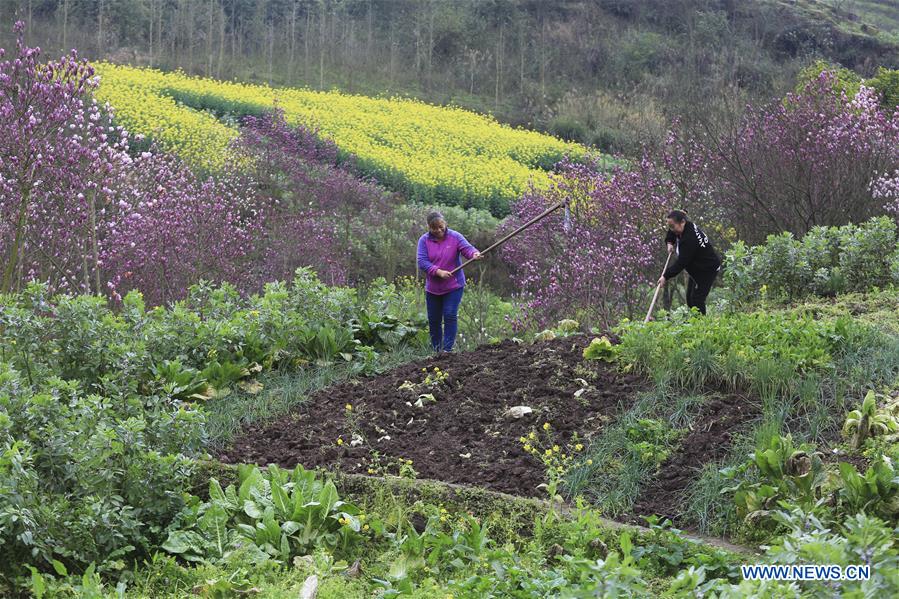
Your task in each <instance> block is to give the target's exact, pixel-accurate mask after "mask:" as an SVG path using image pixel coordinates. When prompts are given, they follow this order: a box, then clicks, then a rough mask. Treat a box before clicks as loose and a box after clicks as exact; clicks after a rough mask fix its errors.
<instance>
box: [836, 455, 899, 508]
mask: <svg viewBox="0 0 899 599" xmlns="http://www.w3.org/2000/svg"><path fill="white" fill-rule="evenodd" d="M839 468H840V482H841V484H842V488H841V489H840V490H839V496H840V502H841V508H842V510H843V511H844V513H847V514H854V513H858V512H863V513H865V514H869V515H876V516H880V517H882V518H886V519H887V520H890V521H892V520H895V519H896V517H897V516H899V471H897V470H896V469H895V468H894V467H893V464H892V461H891V460H889V459H888V458H886V457H881V458H880V459H878V460H877V461H875V462H874V464H873V465H871V466H870V467H869V468H868V470H867V471H866V472H865V474H863V475H862V474H859V472H858V470H856V468H855V466H853V465H852V464H848V463H846V462H841V463H840V466H839Z"/></svg>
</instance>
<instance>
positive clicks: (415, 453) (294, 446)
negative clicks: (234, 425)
mask: <svg viewBox="0 0 899 599" xmlns="http://www.w3.org/2000/svg"><path fill="white" fill-rule="evenodd" d="M587 341H588V340H587V339H586V338H583V337H572V338H567V339H560V340H556V341H553V342H550V343H540V344H536V345H532V346H518V345H516V344H515V343H513V342H511V341H506V342H503V343H501V344H498V345H495V346H488V347H483V348H481V349H479V350H477V351H475V352H469V353H464V354H455V355H451V356H446V357H442V358H436V359H435V358H430V359H428V360H424V361H419V362H416V363H412V364H409V365H407V366H404V367H401V368H399V369H397V370H394V371H392V372H389V373H387V374H384V375H381V376H378V377H374V378H370V379H362V380H356V381H350V382H347V383H343V384H341V385H337V386H335V387H332V388H330V389H326V390H324V391H322V392H320V393H318V394H316V395H314V396H312V397H311V398H310V399H309V401H308V402H306V403H305V404H303V405H302V406H301V407H300V408H299V409H298V410H297V411H295V412H294V413H292V414H288V415H286V416H284V417H282V418H281V419H279V420H277V421H274V422H270V423H266V424H262V423H260V424H256V425H252V426H250V427H249V428H248V429H246V430H245V432H244V434H243V435H242V436H241V437H239V438H237V439H235V440H234V443H233V445H232V446H231V447H230V448H229V449H228V450H226V451H225V452H223V453H222V455H221V456H219V457H220V459H221V460H222V461H224V462H239V461H250V462H256V463H259V464H267V463H276V464H280V465H283V466H293V465H295V464H297V463H300V464H302V465H304V466H305V467H308V468H311V467H318V466H324V467H336V468H339V469H340V470H342V471H345V472H352V473H362V474H365V473H369V474H386V473H390V474H398V473H405V474H411V473H412V470H414V471H415V474H416V476H418V477H421V478H430V479H436V480H442V481H446V482H451V483H465V484H473V485H478V486H482V487H486V488H489V489H493V490H497V491H504V492H507V493H513V494H517V495H523V496H542V495H544V494H545V491H543V490H542V489H540V488H538V485H540V484H541V483H543V482H544V480H545V469H544V466H543V464H542V463H540V462H539V461H538V460H537V459H535V458H534V457H533V456H530V455H528V454H527V453H526V452H525V451H524V449H523V444H522V442H521V438H522V437H527V435H528V434H529V433H530V432H531V431H532V430H535V429H540V430H541V431H542V430H543V429H542V427H543V426H544V423H550V430H551V432H552V434H553V437H554V439H555V441H556V442H557V443H558V444H559V445H561V446H563V447H564V446H565V445H566V444H569V443H570V444H571V445H574V443H571V441H572V435H574V434H575V433H577V435H578V439H579V440H580V441H579V442H580V443H582V444H583V445H587V444H588V443H589V440H590V438H591V437H592V436H594V435H596V434H598V433H599V432H601V431H602V428H603V426H604V425H605V423H607V422H609V421H610V420H611V419H612V418H614V416H615V414H616V413H618V412H619V411H620V409H622V407H624V406H626V405H629V403H631V402H633V401H634V399H635V397H636V394H637V393H638V392H640V391H642V390H645V389H647V388H648V385H647V384H646V383H645V382H644V381H643V380H642V379H641V378H640V377H638V376H635V375H628V374H621V373H619V372H617V370H616V369H615V367H614V366H611V365H609V364H607V363H604V362H585V361H584V360H583V356H582V352H583V348H584V347H585V346H586V344H587ZM516 406H527V407H529V408H531V410H532V412H531V413H529V414H526V415H524V416H522V417H520V418H514V417H513V416H512V415H510V414H508V411H509V410H510V408H513V407H516ZM543 432H545V431H543ZM409 461H411V463H409Z"/></svg>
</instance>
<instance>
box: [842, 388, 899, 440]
mask: <svg viewBox="0 0 899 599" xmlns="http://www.w3.org/2000/svg"><path fill="white" fill-rule="evenodd" d="M897 430H899V420H897V418H896V416H895V415H894V414H893V412H892V409H890V408H885V409H880V410H878V409H877V394H876V393H874V391H868V393H867V394H865V398H864V400H862V405H861V407H860V408H859V409H856V410H852V411H851V412H849V414H847V415H846V422H845V423H844V424H843V436H845V437H849V438H850V439H851V441H850V443H851V446H852V448H853V449H856V450H857V449H861V447H862V446H863V445H864V444H865V440H866V439H867V438H868V437H874V436H878V435H884V434H887V433H891V432H896V431H897Z"/></svg>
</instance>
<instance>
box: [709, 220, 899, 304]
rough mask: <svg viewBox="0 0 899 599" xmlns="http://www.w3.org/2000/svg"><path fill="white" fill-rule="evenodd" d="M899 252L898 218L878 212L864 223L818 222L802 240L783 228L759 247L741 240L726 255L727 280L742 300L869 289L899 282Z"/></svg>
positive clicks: (789, 298)
mask: <svg viewBox="0 0 899 599" xmlns="http://www.w3.org/2000/svg"><path fill="white" fill-rule="evenodd" d="M897 256H899V235H897V227H896V223H895V221H893V220H892V219H890V218H888V217H877V218H873V219H871V220H869V221H867V222H864V223H862V224H860V225H853V224H849V225H845V226H842V227H815V228H813V229H812V230H811V231H809V232H808V234H806V235H805V237H803V238H802V239H801V240H797V239H795V238H794V237H793V235H792V234H791V233H782V234H780V235H769V236H768V239H767V241H766V242H765V243H764V244H762V245H758V246H755V247H747V246H746V245H745V244H743V243H742V242H738V243H736V244H734V246H733V247H732V248H731V249H730V250H728V251H727V253H726V254H725V261H726V265H727V266H726V268H725V270H724V275H723V280H724V283H725V284H726V285H727V288H728V292H729V294H730V297H731V298H732V299H734V300H736V301H738V302H746V301H752V300H754V299H755V298H758V297H759V296H762V297H767V298H770V299H773V300H776V301H778V300H785V301H793V300H797V299H801V298H803V297H805V296H808V295H811V294H817V295H835V294H838V293H849V292H853V291H858V292H865V291H869V290H871V289H872V288H874V287H886V286H888V285H889V284H891V283H899V278H896V277H895V272H894V263H895V262H896V260H897Z"/></svg>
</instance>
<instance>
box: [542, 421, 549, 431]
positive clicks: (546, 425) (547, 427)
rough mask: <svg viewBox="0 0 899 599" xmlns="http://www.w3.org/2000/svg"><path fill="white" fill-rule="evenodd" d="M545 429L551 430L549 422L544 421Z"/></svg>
mask: <svg viewBox="0 0 899 599" xmlns="http://www.w3.org/2000/svg"><path fill="white" fill-rule="evenodd" d="M543 430H545V431H548V430H549V422H544V423H543Z"/></svg>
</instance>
